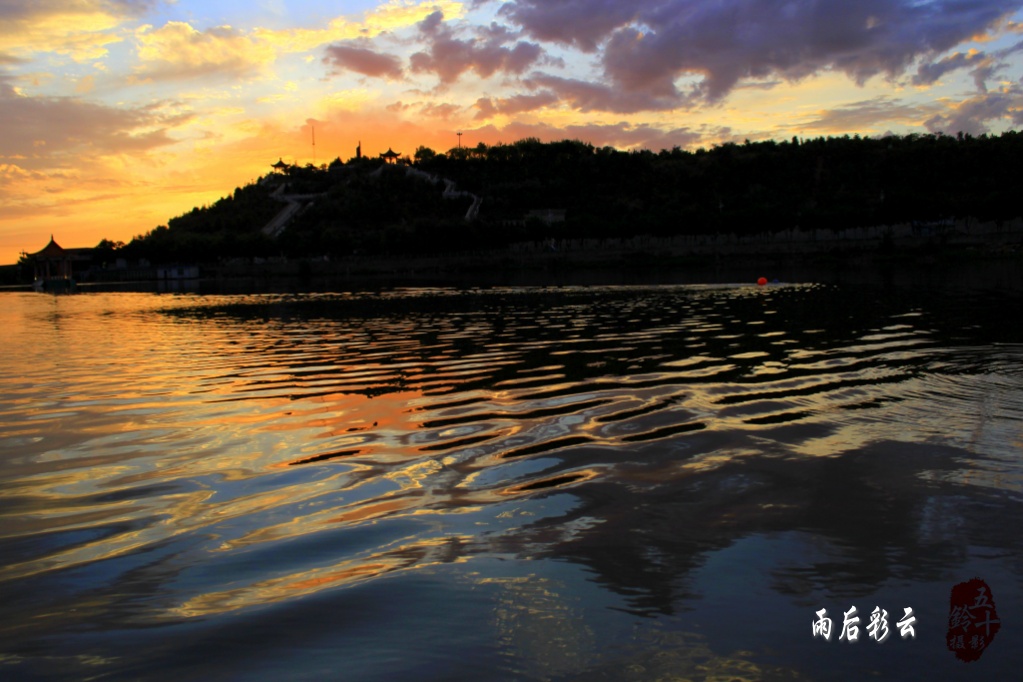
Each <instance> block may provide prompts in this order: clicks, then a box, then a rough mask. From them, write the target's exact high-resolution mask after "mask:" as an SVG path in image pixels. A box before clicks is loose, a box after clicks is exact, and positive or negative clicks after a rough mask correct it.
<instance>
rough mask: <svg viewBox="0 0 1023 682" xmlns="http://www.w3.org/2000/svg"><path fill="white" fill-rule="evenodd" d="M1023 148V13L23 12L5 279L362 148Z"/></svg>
mask: <svg viewBox="0 0 1023 682" xmlns="http://www.w3.org/2000/svg"><path fill="white" fill-rule="evenodd" d="M313 127H315V140H316V146H315V149H314V147H313V145H312V137H313ZM1019 128H1023V0H934V1H930V0H629V1H625V0H467V1H466V2H457V1H455V0H439V1H437V0H429V1H426V2H417V1H416V0H389V1H387V2H381V1H375V0H348V1H344V2H313V1H309V2H291V1H285V0H244V1H242V0H228V1H224V2H221V1H219V0H206V1H205V2H197V1H194V0H178V1H173V0H168V1H161V0H0V264H5V263H13V262H15V261H16V260H17V258H18V254H19V252H21V251H22V250H25V251H28V252H33V251H37V250H39V249H41V248H42V247H43V246H45V244H46V242H47V241H48V240H49V238H50V234H51V233H52V234H53V235H54V237H55V238H56V240H57V241H58V242H59V243H60V244H61V245H62V246H65V247H73V246H94V245H95V244H96V243H97V242H98V241H99V240H100V239H102V238H109V239H113V240H122V241H130V239H131V238H132V237H133V236H134V235H137V234H142V233H145V232H147V231H149V230H151V229H152V228H154V227H156V226H157V225H160V224H165V223H166V222H167V220H168V218H171V217H173V216H175V215H179V214H181V213H183V212H185V211H188V210H190V209H191V208H192V207H193V206H197V205H202V204H205V203H209V202H212V201H215V200H216V199H218V198H219V197H222V196H225V195H227V194H229V193H231V192H232V191H233V190H234V188H235V187H237V186H241V185H244V184H247V183H249V182H251V181H253V180H255V179H257V178H258V177H260V176H261V175H263V174H265V173H266V172H268V171H269V170H270V164H272V163H274V162H275V161H277V160H278V158H283V159H284V160H285V161H288V162H292V163H300V164H305V163H312V162H315V163H316V164H317V165H318V164H321V163H326V162H329V161H330V160H332V159H334V158H335V157H338V156H340V157H341V158H342V160H347V159H348V158H350V157H352V156H354V155H355V147H356V145H357V144H358V143H359V142H360V141H361V142H362V149H363V152H364V153H365V154H370V155H376V154H379V153H380V152H383V151H385V150H386V149H387V148H388V147H391V148H393V149H394V150H395V151H398V152H402V153H403V154H408V155H411V154H412V153H413V152H414V151H415V149H416V147H418V146H420V145H424V146H428V147H431V148H433V149H435V150H437V151H446V150H447V149H450V148H451V147H454V146H456V145H457V144H458V138H457V137H456V132H457V131H462V132H463V135H462V138H461V143H462V144H463V146H475V145H477V144H478V143H479V142H485V143H487V144H493V143H496V142H514V141H515V140H518V139H521V138H523V137H529V136H533V137H539V138H541V139H543V140H545V141H549V140H559V139H565V138H572V139H579V140H583V141H586V142H590V143H592V144H594V145H596V146H604V145H611V146H614V147H617V148H620V149H634V148H647V149H652V150H654V151H658V150H660V149H670V148H672V147H675V146H679V147H682V148H689V149H693V148H696V147H700V146H704V147H710V146H712V145H714V144H717V143H720V142H725V141H740V142H741V141H743V140H745V139H750V140H754V141H755V140H760V139H767V138H774V139H789V138H791V137H792V136H794V135H796V136H800V137H817V136H821V135H842V134H846V133H848V134H856V133H859V134H861V135H884V134H885V133H887V132H892V133H898V134H905V133H910V132H920V133H926V132H939V131H940V132H945V133H949V134H955V133H956V132H958V131H964V132H970V133H974V134H978V133H984V132H988V133H1001V132H1003V131H1005V130H1008V129H1019Z"/></svg>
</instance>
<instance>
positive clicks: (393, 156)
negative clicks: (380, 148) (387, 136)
mask: <svg viewBox="0 0 1023 682" xmlns="http://www.w3.org/2000/svg"><path fill="white" fill-rule="evenodd" d="M380 156H383V157H386V158H388V159H396V158H398V157H399V156H401V152H396V151H393V150H392V149H391V148H390V147H388V148H387V151H386V152H384V153H383V154H381V155H380Z"/></svg>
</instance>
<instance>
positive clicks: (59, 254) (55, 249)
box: [30, 234, 67, 258]
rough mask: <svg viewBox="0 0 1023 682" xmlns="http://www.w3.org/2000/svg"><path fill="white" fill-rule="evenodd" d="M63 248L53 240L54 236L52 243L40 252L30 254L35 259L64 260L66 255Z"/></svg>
mask: <svg viewBox="0 0 1023 682" xmlns="http://www.w3.org/2000/svg"><path fill="white" fill-rule="evenodd" d="M66 253H67V252H66V251H64V249H63V247H61V245H60V244H58V243H57V242H56V241H54V239H53V235H52V234H51V235H50V243H49V244H47V245H46V246H44V247H43V248H42V250H40V251H36V252H35V253H33V254H30V255H31V256H32V257H33V258H63V257H64V256H65V255H66Z"/></svg>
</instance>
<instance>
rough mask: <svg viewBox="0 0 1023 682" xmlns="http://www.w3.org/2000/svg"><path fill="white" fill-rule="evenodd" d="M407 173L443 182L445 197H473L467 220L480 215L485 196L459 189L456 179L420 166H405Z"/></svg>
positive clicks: (434, 182)
mask: <svg viewBox="0 0 1023 682" xmlns="http://www.w3.org/2000/svg"><path fill="white" fill-rule="evenodd" d="M405 174H406V175H413V176H415V177H417V178H423V179H424V180H427V181H428V182H432V183H433V184H435V185H436V184H437V183H438V182H443V183H444V195H443V196H444V198H445V199H458V198H460V197H472V205H471V206H469V210H468V211H466V212H465V220H466V222H469V221H471V220H475V219H476V216H477V215H479V212H480V204H482V203H483V197H480V196H477V195H475V194H473V193H472V192H466V191H464V190H459V189H458V185H456V184H455V181H454V180H449V179H447V178H441V177H438V176H436V175H434V174H433V173H427V172H425V171H421V170H419V169H418V168H413V167H412V166H406V167H405Z"/></svg>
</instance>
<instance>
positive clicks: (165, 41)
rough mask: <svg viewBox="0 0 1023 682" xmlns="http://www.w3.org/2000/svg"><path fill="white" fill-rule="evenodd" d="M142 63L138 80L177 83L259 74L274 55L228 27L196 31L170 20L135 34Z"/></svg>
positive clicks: (268, 47) (270, 48)
mask: <svg viewBox="0 0 1023 682" xmlns="http://www.w3.org/2000/svg"><path fill="white" fill-rule="evenodd" d="M135 38H136V41H137V51H138V56H139V59H140V60H141V62H142V63H141V64H140V65H139V66H138V67H137V69H136V71H135V76H134V79H135V80H136V81H138V80H147V79H155V80H168V79H169V80H179V79H187V78H198V77H208V76H211V75H215V74H221V75H230V76H236V77H242V76H250V75H254V74H256V73H258V72H259V71H260V70H261V69H262V68H263V67H265V66H266V65H267V64H270V63H271V62H272V61H273V60H274V59H275V58H276V56H277V53H276V50H275V49H274V48H273V46H272V45H270V44H269V43H267V42H265V41H262V40H258V39H256V38H253V37H251V36H248V35H245V34H243V33H241V32H240V31H237V30H236V29H234V28H231V27H230V26H217V27H214V28H211V29H208V30H206V31H197V30H195V29H194V28H192V26H190V25H189V24H186V23H183V22H180V21H171V22H168V23H167V24H165V25H164V26H162V27H161V28H158V29H154V28H153V27H152V26H150V25H148V24H147V25H145V26H142V27H141V28H139V29H138V31H136V33H135Z"/></svg>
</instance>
